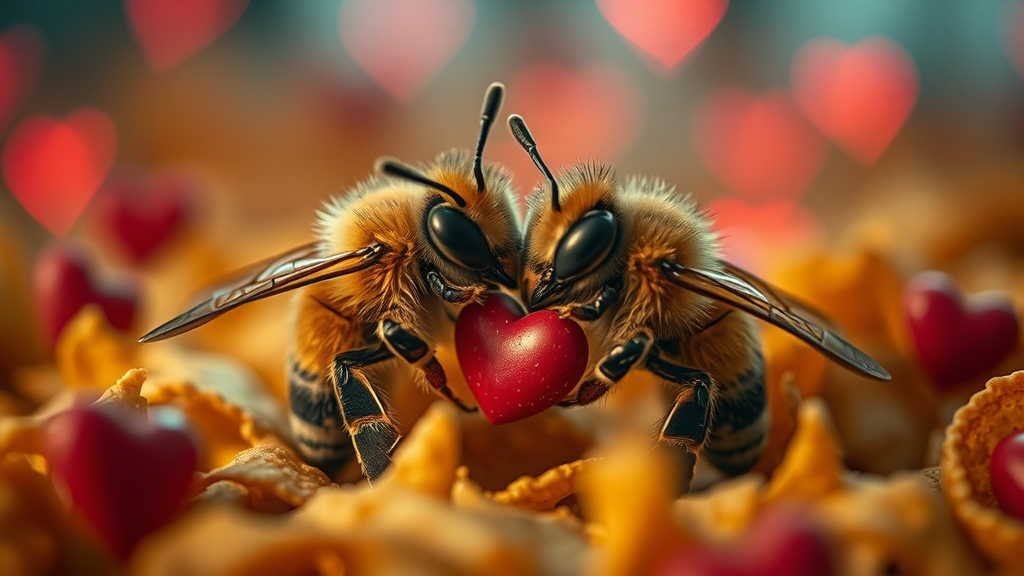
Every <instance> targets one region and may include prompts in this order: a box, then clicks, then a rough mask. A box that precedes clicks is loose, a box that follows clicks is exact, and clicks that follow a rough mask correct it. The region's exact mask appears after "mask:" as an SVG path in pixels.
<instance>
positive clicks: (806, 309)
mask: <svg viewBox="0 0 1024 576" xmlns="http://www.w3.org/2000/svg"><path fill="white" fill-rule="evenodd" d="M718 263H719V264H721V265H722V272H724V273H725V274H731V275H732V276H735V277H737V278H739V279H740V280H744V281H746V282H747V284H750V285H751V286H753V287H754V288H757V290H758V291H760V292H761V294H763V295H764V297H765V298H767V299H768V301H769V302H771V303H772V305H773V306H775V307H776V308H781V309H782V310H785V311H786V312H789V313H790V314H793V315H794V316H799V317H800V318H803V319H804V320H807V321H808V322H811V323H814V324H817V325H819V326H824V327H825V328H828V329H829V330H830V331H831V332H833V333H836V334H842V329H841V328H840V327H839V325H837V324H836V323H835V321H834V320H832V319H831V318H829V317H828V315H827V314H825V313H824V312H822V311H821V310H818V309H817V308H816V307H815V306H814V305H812V304H808V303H807V302H804V301H803V300H801V299H799V298H797V297H796V296H793V295H792V294H789V293H787V292H785V291H783V290H782V289H781V288H778V287H776V286H772V285H771V284H769V283H768V282H766V281H765V280H762V279H760V278H758V277H757V276H755V275H753V274H751V273H750V272H747V271H746V270H744V269H743V268H740V267H739V266H737V265H735V264H732V263H729V262H726V261H724V260H719V261H718Z"/></svg>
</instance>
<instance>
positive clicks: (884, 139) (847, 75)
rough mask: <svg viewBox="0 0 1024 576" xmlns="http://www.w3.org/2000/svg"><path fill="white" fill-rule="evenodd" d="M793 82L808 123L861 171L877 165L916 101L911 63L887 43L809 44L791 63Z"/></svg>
mask: <svg viewBox="0 0 1024 576" xmlns="http://www.w3.org/2000/svg"><path fill="white" fill-rule="evenodd" d="M792 82H793V94H794V96H795V97H796V101H797V104H799V105H800V109H801V110H803V112H804V114H805V115H806V116H807V118H809V119H810V120H811V122H813V123H814V124H815V125H816V126H817V127H818V128H819V129H820V130H821V131H822V132H823V133H825V134H826V135H827V136H828V137H829V138H831V139H832V140H833V141H834V142H835V143H836V144H838V145H839V146H840V147H841V148H843V149H844V150H846V152H847V153H849V154H850V155H851V156H853V157H854V158H855V159H856V160H857V161H858V162H860V163H862V164H864V165H871V164H873V163H874V162H875V161H876V160H878V157H879V156H881V155H882V152H884V151H885V149H886V148H887V147H888V146H889V143H890V142H892V139H893V138H895V137H896V134H898V133H899V131H900V128H901V127H902V126H903V123H904V122H906V120H907V118H908V117H909V116H910V111H911V110H913V109H914V103H915V102H916V101H917V92H918V74H917V67H916V66H915V65H914V59H913V58H911V57H910V54H908V53H907V51H906V50H904V49H903V47H902V46H900V45H899V44H897V43H895V42H893V41H892V40H889V39H888V38H881V37H873V38H867V39H864V40H861V41H860V42H859V43H857V44H856V45H854V46H846V45H844V44H843V43H841V42H839V41H838V40H832V39H829V38H819V39H816V40H811V41H810V42H808V43H807V44H804V46H803V47H802V48H800V50H799V51H798V52H797V53H796V56H794V57H793V67H792Z"/></svg>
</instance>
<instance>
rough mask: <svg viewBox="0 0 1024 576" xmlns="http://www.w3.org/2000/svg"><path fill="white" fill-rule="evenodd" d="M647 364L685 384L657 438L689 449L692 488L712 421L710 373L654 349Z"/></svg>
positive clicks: (685, 482) (686, 485)
mask: <svg viewBox="0 0 1024 576" xmlns="http://www.w3.org/2000/svg"><path fill="white" fill-rule="evenodd" d="M646 368H647V369H648V370H649V371H651V372H652V373H654V374H655V375H656V376H659V377H661V378H664V379H665V380H668V381H669V382H672V383H674V384H678V385H680V386H683V387H684V389H683V390H682V391H681V392H680V393H679V395H678V396H676V401H675V404H674V405H673V406H672V410H670V411H669V413H668V416H667V417H666V418H665V424H664V425H663V426H662V427H661V433H660V434H659V435H658V442H659V443H663V444H668V445H672V446H681V447H682V448H684V449H685V450H686V452H687V455H686V461H687V464H686V467H687V469H686V470H685V471H684V475H685V477H684V479H683V485H684V486H683V487H684V491H688V490H689V484H690V480H691V479H692V478H693V469H694V466H695V465H696V463H697V460H696V454H697V453H698V452H699V451H700V449H701V448H702V447H703V446H704V443H705V442H707V439H708V430H709V428H710V421H711V386H712V381H711V376H710V375H708V373H707V372H704V371H702V370H695V369H693V368H686V367H685V366H679V365H678V364H674V363H672V362H668V361H666V360H664V359H663V358H661V357H659V356H658V354H657V352H652V353H651V354H650V355H648V357H647V364H646Z"/></svg>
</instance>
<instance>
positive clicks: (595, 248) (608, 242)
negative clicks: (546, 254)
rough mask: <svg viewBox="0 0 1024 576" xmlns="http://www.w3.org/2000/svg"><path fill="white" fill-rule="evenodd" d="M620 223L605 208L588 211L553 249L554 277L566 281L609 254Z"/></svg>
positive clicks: (587, 269) (586, 270)
mask: <svg viewBox="0 0 1024 576" xmlns="http://www.w3.org/2000/svg"><path fill="white" fill-rule="evenodd" d="M618 230H619V226H618V224H617V223H616V222H615V217H614V216H612V213H611V212H609V211H607V210H591V211H590V212H587V213H586V214H584V215H583V217H582V218H580V219H579V220H577V221H576V223H575V224H573V225H572V226H571V227H570V228H569V231H568V232H566V233H565V236H562V239H561V240H560V241H559V242H558V249H557V250H555V272H554V276H555V279H556V280H569V279H571V278H575V277H577V276H581V275H583V274H586V273H587V272H590V271H591V270H593V269H594V268H597V266H598V265H599V264H600V263H601V262H604V259H605V258H607V257H608V255H609V254H611V251H612V246H614V245H615V237H616V236H617V235H618Z"/></svg>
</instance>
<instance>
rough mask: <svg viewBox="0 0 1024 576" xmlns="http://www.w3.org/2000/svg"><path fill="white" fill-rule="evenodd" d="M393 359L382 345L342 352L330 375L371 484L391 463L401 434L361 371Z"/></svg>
mask: <svg viewBox="0 0 1024 576" xmlns="http://www.w3.org/2000/svg"><path fill="white" fill-rule="evenodd" d="M392 357H394V355H393V354H392V352H391V350H389V349H388V348H387V347H386V346H384V345H383V344H381V345H379V346H374V347H372V348H362V349H359V350H352V351H349V352H342V353H341V354H338V355H337V356H335V357H334V368H333V370H332V371H331V373H332V377H333V379H334V393H335V396H336V399H337V401H338V406H339V407H340V409H341V417H342V420H344V422H345V428H346V430H348V434H349V436H351V438H352V444H353V445H354V446H355V449H356V456H357V457H358V458H359V462H360V463H361V464H362V465H363V472H364V473H365V474H366V477H367V478H368V479H369V480H370V481H371V482H372V481H374V480H376V479H377V478H379V477H380V475H381V474H383V473H384V470H385V469H386V468H387V467H388V464H389V463H391V451H392V450H394V448H395V445H396V444H397V443H398V440H399V438H401V434H399V433H398V427H397V426H395V424H394V422H392V421H391V419H390V418H389V417H388V415H387V413H386V412H385V410H384V405H383V403H382V402H381V400H380V398H379V397H378V396H377V391H376V390H375V389H374V387H373V385H372V384H370V382H369V381H368V380H367V379H366V376H365V375H364V374H362V372H361V371H359V368H362V367H364V366H369V365H371V364H376V363H377V362H381V361H383V360H387V359H388V358H392Z"/></svg>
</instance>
